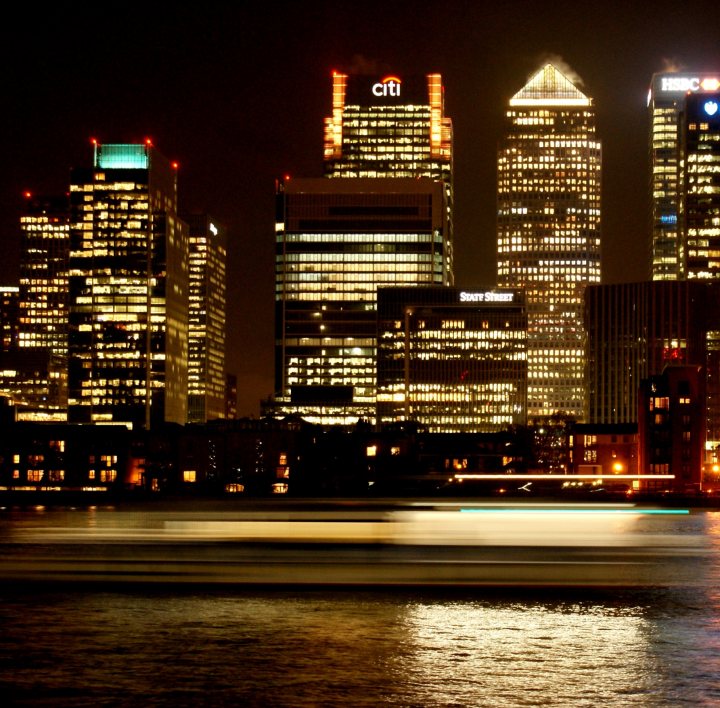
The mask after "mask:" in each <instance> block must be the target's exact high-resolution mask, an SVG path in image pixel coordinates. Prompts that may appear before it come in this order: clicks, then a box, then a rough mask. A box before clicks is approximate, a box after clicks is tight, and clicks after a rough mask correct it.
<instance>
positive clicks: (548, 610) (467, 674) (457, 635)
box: [0, 512, 720, 707]
mask: <svg viewBox="0 0 720 708" xmlns="http://www.w3.org/2000/svg"><path fill="white" fill-rule="evenodd" d="M657 523H658V522H653V525H654V526H653V530H654V528H655V526H656V525H657ZM663 523H668V524H671V525H672V526H673V528H674V527H675V526H678V527H682V524H683V523H684V522H683V521H681V520H668V521H667V522H663ZM692 523H693V525H694V528H695V529H697V528H698V527H702V528H703V529H704V533H705V535H706V536H707V538H708V539H709V540H710V542H711V543H712V545H713V547H714V548H715V550H716V556H715V557H716V559H720V513H715V512H707V513H703V514H700V515H696V516H693V518H692ZM719 568H720V563H715V564H714V566H711V568H710V571H709V572H710V573H711V577H710V578H709V579H710V580H711V581H712V582H708V583H702V584H699V585H697V586H693V587H689V588H682V587H673V588H665V589H654V590H640V589H628V590H612V589H608V590H605V591H602V592H599V591H593V592H590V591H587V592H583V590H582V589H574V590H569V589H566V590H564V591H549V590H546V591H540V590H537V589H535V590H533V589H532V588H529V589H524V590H515V591H512V592H504V591H501V590H499V589H495V590H492V591H489V590H486V589H482V588H478V589H476V590H472V591H470V590H465V591H462V592H451V591H445V590H443V591H442V592H441V591H436V592H422V591H419V590H418V591H415V592H410V591H407V590H404V591H396V592H388V591H382V592H381V591H369V590H364V591H359V590H344V591H336V592H324V591H318V590H312V591H311V590H305V591H303V590H298V591H289V590H282V591H280V590H277V591H269V592H264V593H263V592H259V591H257V590H246V591H240V590H238V591H231V590H227V589H223V590H213V591H212V592H198V591H197V588H195V589H193V590H187V589H185V590H182V589H181V590H179V591H177V592H176V591H173V590H172V589H168V588H164V589H163V590H161V591H158V590H157V589H154V590H147V589H143V588H139V587H137V586H133V587H132V588H131V589H130V590H127V591H124V592H117V593H115V592H106V591H103V592H99V591H95V592H93V591H88V590H87V589H76V590H75V591H73V590H69V589H68V588H63V589H62V590H57V591H55V592H53V590H52V589H51V588H47V587H44V588H42V590H37V589H35V590H32V591H31V590H22V589H21V588H17V589H15V590H13V591H12V592H9V591H7V590H5V591H4V592H3V591H1V590H0V694H1V695H5V696H11V697H12V698H13V699H14V701H15V704H17V705H46V706H84V705H88V706H89V705H93V706H95V705H123V706H125V705H127V706H135V705H162V706H166V705H167V706H170V705H172V706H191V705H192V706H194V705H213V706H217V705H228V706H230V705H243V706H348V705H352V706H378V705H393V706H418V707H420V706H528V705H557V706H597V705H602V704H608V705H620V706H626V705H627V706H653V707H654V706H678V705H683V704H684V705H707V706H710V705H719V704H720V631H719V630H720V619H719V618H720V591H719V590H718V588H719V587H720V571H719Z"/></svg>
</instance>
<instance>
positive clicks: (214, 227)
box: [183, 213, 227, 423]
mask: <svg viewBox="0 0 720 708" xmlns="http://www.w3.org/2000/svg"><path fill="white" fill-rule="evenodd" d="M183 221H185V222H186V223H187V224H188V227H189V239H190V254H189V256H190V261H189V263H190V274H189V275H190V277H189V293H190V303H189V327H188V355H189V360H188V423H205V422H206V421H208V420H213V419H216V418H225V309H226V295H225V293H226V276H225V265H226V262H227V246H226V239H225V231H224V229H223V228H222V227H221V226H220V225H219V224H218V223H217V222H216V221H214V220H212V219H211V218H210V217H209V216H208V215H207V214H204V213H197V214H183Z"/></svg>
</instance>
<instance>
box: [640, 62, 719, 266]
mask: <svg viewBox="0 0 720 708" xmlns="http://www.w3.org/2000/svg"><path fill="white" fill-rule="evenodd" d="M718 89H720V73H719V74H716V75H712V74H703V73H675V72H673V73H658V74H655V75H653V77H652V83H651V86H650V91H649V94H648V108H649V114H650V172H651V174H650V180H651V181H650V186H651V258H652V278H653V280H682V279H683V278H686V277H692V276H691V275H690V273H689V272H688V260H687V259H688V256H689V254H688V252H687V251H688V248H689V246H688V244H687V235H686V233H685V196H686V190H687V187H688V186H690V187H691V188H692V189H693V190H698V189H700V190H701V191H703V187H707V186H708V183H707V182H703V181H702V180H699V181H698V179H697V177H698V176H699V175H696V174H694V172H695V170H696V169H697V168H698V167H701V166H702V167H708V166H709V165H708V164H707V163H706V162H705V161H699V162H696V164H695V165H694V166H693V168H692V169H690V170H689V172H688V173H687V174H685V173H684V172H683V169H682V167H683V161H684V156H683V142H684V136H683V125H687V123H688V122H695V128H694V129H693V130H692V131H691V132H692V135H690V142H691V143H693V142H694V143H695V146H694V150H695V151H697V149H698V148H700V149H701V150H702V151H705V150H710V152H711V153H712V152H713V150H712V142H711V141H709V140H708V139H707V138H708V137H709V134H710V133H711V132H712V131H708V128H705V129H703V128H700V124H701V123H709V122H711V119H712V118H713V117H714V116H715V115H716V114H713V115H711V116H708V115H707V114H705V116H704V117H703V116H702V115H698V112H697V111H698V104H699V105H700V106H702V105H704V103H705V102H706V100H711V101H712V95H711V94H712V93H713V92H716V91H718ZM688 97H693V98H692V104H693V111H694V118H695V120H694V121H685V120H684V115H685V113H686V107H687V106H686V101H687V100H688ZM700 136H703V137H702V138H700ZM688 167H691V165H690V164H688ZM706 176H707V171H706ZM704 194H705V195H707V194H709V192H707V191H706V190H705V191H704ZM691 228H693V227H691ZM696 238H697V237H696ZM700 248H705V246H704V245H701V246H700ZM693 250H696V247H693ZM693 267H695V266H693Z"/></svg>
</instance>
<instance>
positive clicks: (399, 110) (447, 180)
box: [325, 72, 453, 278]
mask: <svg viewBox="0 0 720 708" xmlns="http://www.w3.org/2000/svg"><path fill="white" fill-rule="evenodd" d="M332 81H333V84H332V86H333V96H332V116H330V117H328V118H326V119H325V176H326V177H372V178H378V177H401V178H417V177H428V178H430V179H432V180H437V181H440V182H442V183H443V184H444V186H445V191H446V195H445V208H446V209H447V212H448V216H447V222H448V229H447V233H446V234H445V239H446V242H445V246H444V250H445V255H446V258H447V261H448V262H447V264H446V266H445V269H446V271H447V272H448V274H449V275H450V278H452V273H453V267H452V257H453V249H452V244H453V217H452V210H453V152H452V121H451V119H450V118H449V117H447V116H446V115H445V89H444V87H443V84H442V76H441V75H440V74H428V75H427V76H408V77H400V76H397V75H389V76H371V75H364V74H344V73H340V72H334V73H333V77H332Z"/></svg>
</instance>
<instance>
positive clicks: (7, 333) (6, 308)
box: [0, 285, 20, 352]
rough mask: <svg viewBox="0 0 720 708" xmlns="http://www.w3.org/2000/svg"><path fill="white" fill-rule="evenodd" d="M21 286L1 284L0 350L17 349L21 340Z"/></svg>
mask: <svg viewBox="0 0 720 708" xmlns="http://www.w3.org/2000/svg"><path fill="white" fill-rule="evenodd" d="M19 317H20V288H19V287H17V286H16V285H5V286H0V337H2V342H1V346H0V350H2V351H4V352H7V351H10V350H12V349H17V347H18V341H19V338H20V337H19V331H18V322H19Z"/></svg>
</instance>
